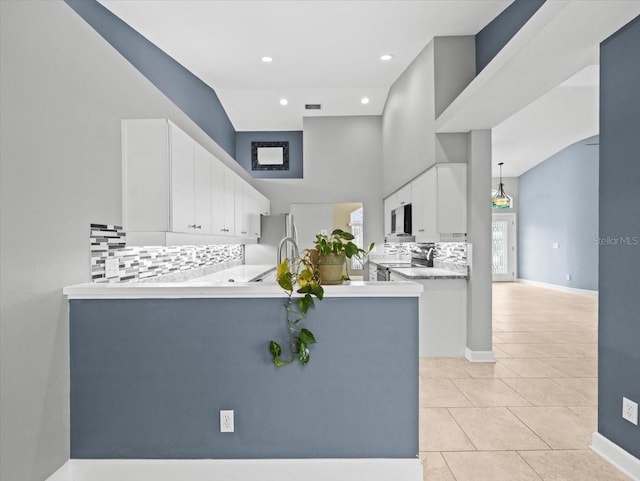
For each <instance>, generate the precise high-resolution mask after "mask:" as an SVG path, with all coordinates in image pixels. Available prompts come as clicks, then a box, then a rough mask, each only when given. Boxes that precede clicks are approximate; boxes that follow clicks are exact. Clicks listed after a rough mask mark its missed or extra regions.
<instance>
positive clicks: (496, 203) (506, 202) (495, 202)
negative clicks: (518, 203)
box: [491, 184, 511, 209]
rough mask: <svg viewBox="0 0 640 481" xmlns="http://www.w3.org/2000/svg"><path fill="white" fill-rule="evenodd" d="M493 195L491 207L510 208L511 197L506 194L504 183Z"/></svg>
mask: <svg viewBox="0 0 640 481" xmlns="http://www.w3.org/2000/svg"><path fill="white" fill-rule="evenodd" d="M493 192H494V193H493V195H492V196H491V207H493V208H494V209H510V208H511V197H510V196H509V195H507V194H505V192H504V189H503V188H502V184H500V188H499V190H496V191H493Z"/></svg>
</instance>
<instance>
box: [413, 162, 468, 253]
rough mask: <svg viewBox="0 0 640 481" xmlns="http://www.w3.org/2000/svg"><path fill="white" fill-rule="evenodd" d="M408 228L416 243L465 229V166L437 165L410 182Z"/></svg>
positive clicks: (457, 232)
mask: <svg viewBox="0 0 640 481" xmlns="http://www.w3.org/2000/svg"><path fill="white" fill-rule="evenodd" d="M411 185H412V193H411V194H412V199H413V200H412V228H413V234H414V235H415V236H416V240H417V241H418V242H430V241H439V240H445V239H449V238H450V237H454V236H453V234H466V232H467V165H466V164H438V165H436V166H434V167H432V168H430V169H429V170H427V171H426V172H425V173H424V174H421V175H420V176H419V177H417V178H416V179H415V180H414V181H413V182H412V183H411Z"/></svg>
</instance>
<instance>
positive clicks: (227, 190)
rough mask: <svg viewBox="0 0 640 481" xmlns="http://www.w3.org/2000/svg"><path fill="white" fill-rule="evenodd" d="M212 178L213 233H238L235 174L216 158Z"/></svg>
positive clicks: (225, 234)
mask: <svg viewBox="0 0 640 481" xmlns="http://www.w3.org/2000/svg"><path fill="white" fill-rule="evenodd" d="M211 178H212V184H213V190H212V195H211V208H212V231H213V234H214V235H223V236H232V235H236V228H235V174H234V173H233V172H232V171H231V169H230V168H229V167H227V166H226V165H224V164H223V163H222V162H220V161H219V160H218V159H214V162H213V166H212V169H211Z"/></svg>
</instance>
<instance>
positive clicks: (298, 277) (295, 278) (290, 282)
mask: <svg viewBox="0 0 640 481" xmlns="http://www.w3.org/2000/svg"><path fill="white" fill-rule="evenodd" d="M276 279H277V282H278V284H279V285H280V287H282V288H283V289H284V291H285V292H286V293H287V296H288V299H287V301H286V303H285V306H286V311H287V329H288V331H289V341H290V357H289V358H287V359H282V358H281V356H282V347H281V346H280V344H278V343H277V342H276V341H271V342H269V352H270V353H271V355H272V356H273V363H274V364H275V365H276V366H277V367H280V366H284V365H287V364H291V363H292V362H293V361H294V360H295V357H296V354H297V357H298V361H299V362H300V364H302V365H305V364H307V363H308V362H309V359H310V354H309V346H311V345H312V344H315V343H316V338H315V336H314V335H313V333H312V332H311V331H310V330H309V329H307V328H304V327H302V326H301V324H300V323H301V322H302V321H304V320H305V319H306V318H307V316H306V314H307V312H308V311H309V309H310V308H311V307H314V306H315V301H314V297H315V298H316V299H318V300H322V298H323V296H324V289H323V288H322V286H321V285H320V277H319V274H318V271H317V269H316V267H315V266H314V264H313V262H312V261H311V258H310V253H309V251H308V250H305V251H304V255H303V257H301V258H296V259H293V260H292V261H291V265H290V264H289V259H285V260H284V261H282V263H280V265H278V267H277V276H276ZM296 285H298V286H300V287H299V288H298V289H296V288H295V286H296ZM294 291H295V293H297V294H301V296H299V297H294Z"/></svg>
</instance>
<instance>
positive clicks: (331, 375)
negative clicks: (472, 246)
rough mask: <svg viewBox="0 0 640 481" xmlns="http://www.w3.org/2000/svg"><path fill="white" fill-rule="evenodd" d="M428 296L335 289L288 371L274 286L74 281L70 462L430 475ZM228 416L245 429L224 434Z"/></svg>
mask: <svg viewBox="0 0 640 481" xmlns="http://www.w3.org/2000/svg"><path fill="white" fill-rule="evenodd" d="M421 290H422V287H421V286H420V285H419V284H417V283H414V282H388V283H370V282H351V283H350V284H348V285H343V286H326V287H325V298H324V300H322V302H317V303H316V307H315V308H314V309H311V310H310V311H309V315H308V320H307V321H306V322H307V323H308V326H309V327H310V328H311V329H312V330H313V331H314V334H315V336H316V339H317V341H318V342H317V344H315V345H313V348H312V350H311V360H310V362H309V364H307V365H306V366H300V365H298V364H297V363H296V364H293V365H290V366H285V367H281V368H276V367H275V366H274V365H273V364H272V362H271V355H270V353H269V351H268V343H269V340H271V339H274V340H278V341H281V343H282V345H283V346H284V345H288V344H287V343H286V339H287V331H286V323H285V320H284V319H285V318H284V316H285V306H284V302H283V301H284V300H285V298H286V297H285V295H284V293H283V291H282V289H281V288H280V287H279V286H278V285H277V284H275V283H268V282H258V283H256V282H246V283H243V282H232V283H230V282H222V283H220V282H218V283H213V282H200V283H198V282H190V283H186V282H185V283H118V284H95V283H93V284H82V285H77V286H71V287H67V288H65V289H64V293H65V295H66V296H67V297H68V299H69V305H70V310H69V312H70V315H69V317H70V363H71V457H72V458H85V459H86V458H138V459H140V458H154V459H156V458H165V459H207V458H209V459H210V458H213V459H269V458H276V459H288V458H304V459H306V458H341V459H345V458H358V459H361V458H366V459H369V460H371V459H381V458H384V459H387V460H388V459H391V458H395V459H393V461H394V462H395V463H401V464H402V463H404V462H405V461H406V463H407V466H409V471H411V472H414V471H415V472H416V477H412V476H409V477H404V478H402V479H421V478H420V476H421V467H420V463H419V460H418V459H417V455H418V425H419V423H418V298H419V296H420V292H421ZM220 410H234V413H235V432H233V433H221V432H220V425H219V411H220ZM276 439H277V441H278V442H274V441H275V440H276ZM397 467H398V466H396V468H397ZM414 468H415V469H414ZM398 479H400V478H398Z"/></svg>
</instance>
